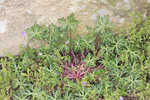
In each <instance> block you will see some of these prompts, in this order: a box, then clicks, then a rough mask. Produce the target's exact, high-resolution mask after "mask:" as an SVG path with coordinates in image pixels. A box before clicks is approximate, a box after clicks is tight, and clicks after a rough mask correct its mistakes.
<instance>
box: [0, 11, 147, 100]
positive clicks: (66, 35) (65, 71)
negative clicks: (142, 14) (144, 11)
mask: <svg viewBox="0 0 150 100" xmlns="http://www.w3.org/2000/svg"><path fill="white" fill-rule="evenodd" d="M149 21H150V17H147V19H146V20H145V21H144V22H143V21H141V22H142V24H141V25H140V26H141V27H137V24H139V21H138V23H135V24H133V25H132V27H130V29H129V30H128V33H127V34H123V35H119V36H118V35H115V34H113V33H112V31H111V30H112V26H111V23H110V22H109V20H108V17H107V16H105V17H103V18H102V17H99V19H98V20H97V24H96V25H95V27H94V28H88V34H87V35H75V33H76V28H77V26H78V21H77V20H76V19H75V18H74V15H73V14H72V15H71V16H68V17H67V18H66V19H65V18H62V19H60V20H59V22H60V24H61V25H60V26H56V25H54V24H51V25H49V26H48V27H46V26H44V25H43V26H40V25H37V24H35V25H34V26H32V27H31V28H29V29H27V30H26V32H27V33H28V37H29V40H30V41H34V40H38V41H42V42H44V43H45V44H47V46H45V45H44V44H41V45H40V47H39V48H37V49H34V48H33V47H30V46H28V47H27V48H23V50H22V52H21V54H20V55H19V56H8V58H1V59H0V60H1V61H0V94H1V95H0V99H2V100H9V99H10V100H12V99H14V100H101V99H104V100H118V99H120V98H121V99H126V98H131V99H133V98H134V99H135V98H136V99H139V100H146V98H149V97H150V95H149V93H150V70H149V69H150V53H149V50H150V45H149V44H150V22H149Z"/></svg>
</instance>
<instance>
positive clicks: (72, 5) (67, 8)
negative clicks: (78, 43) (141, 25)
mask: <svg viewBox="0 0 150 100" xmlns="http://www.w3.org/2000/svg"><path fill="white" fill-rule="evenodd" d="M149 5H150V0H0V56H4V55H7V53H9V52H10V53H12V54H15V55H16V54H18V53H19V46H20V45H21V44H23V45H26V43H27V37H26V35H24V36H22V34H21V33H22V32H23V31H24V30H25V29H26V28H28V27H31V26H32V25H33V24H34V23H38V24H50V23H56V21H57V19H58V18H61V17H66V16H68V15H70V14H71V13H75V15H76V17H77V19H78V20H80V25H79V27H80V28H79V29H82V32H84V31H86V29H85V28H84V26H85V25H90V26H92V25H93V24H94V22H95V21H96V19H97V16H104V15H109V16H110V21H112V22H113V23H114V24H115V25H125V24H126V23H129V22H130V17H129V14H130V13H131V12H133V11H134V12H141V13H142V14H143V18H144V16H145V15H147V14H148V11H149ZM82 32H81V31H80V32H79V33H82Z"/></svg>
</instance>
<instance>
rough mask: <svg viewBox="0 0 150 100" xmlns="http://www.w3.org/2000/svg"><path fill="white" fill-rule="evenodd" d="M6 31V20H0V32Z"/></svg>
mask: <svg viewBox="0 0 150 100" xmlns="http://www.w3.org/2000/svg"><path fill="white" fill-rule="evenodd" d="M6 31H7V20H3V21H0V33H4V32H6Z"/></svg>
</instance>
